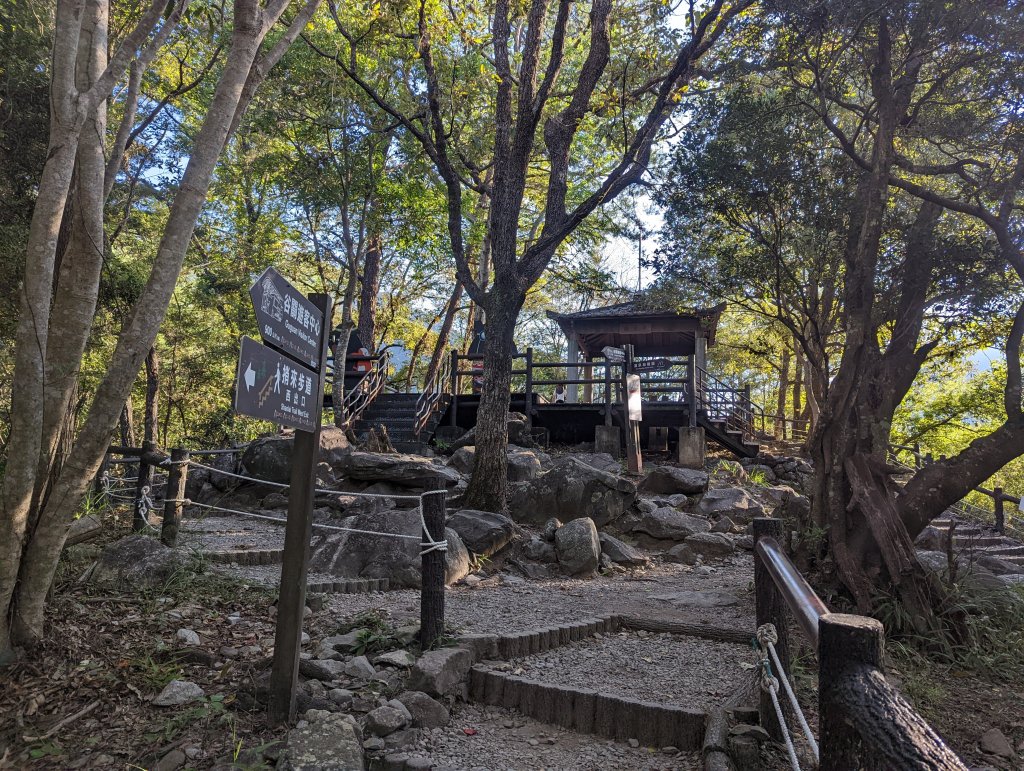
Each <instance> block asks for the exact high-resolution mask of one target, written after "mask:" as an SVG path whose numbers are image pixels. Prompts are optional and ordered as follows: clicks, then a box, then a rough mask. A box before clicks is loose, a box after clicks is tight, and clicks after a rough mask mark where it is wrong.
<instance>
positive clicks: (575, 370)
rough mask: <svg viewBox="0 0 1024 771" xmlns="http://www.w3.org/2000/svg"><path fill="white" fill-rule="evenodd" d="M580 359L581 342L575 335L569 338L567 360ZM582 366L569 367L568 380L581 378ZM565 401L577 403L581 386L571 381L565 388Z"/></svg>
mask: <svg viewBox="0 0 1024 771" xmlns="http://www.w3.org/2000/svg"><path fill="white" fill-rule="evenodd" d="M579 360H580V344H579V343H578V342H577V341H576V338H575V336H574V337H570V338H569V357H568V358H567V359H566V361H571V362H577V361H579ZM579 377H580V368H579V367H568V368H567V370H566V380H579ZM565 401H566V403H567V404H576V402H578V401H579V386H578V385H577V384H576V383H569V385H568V386H567V387H566V389H565Z"/></svg>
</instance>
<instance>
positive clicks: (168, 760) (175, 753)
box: [153, 750, 188, 771]
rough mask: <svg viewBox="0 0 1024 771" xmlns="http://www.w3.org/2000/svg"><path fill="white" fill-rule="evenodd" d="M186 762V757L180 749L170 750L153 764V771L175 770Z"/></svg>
mask: <svg viewBox="0 0 1024 771" xmlns="http://www.w3.org/2000/svg"><path fill="white" fill-rule="evenodd" d="M187 762H188V757H187V756H186V755H185V753H184V752H182V751H181V750H171V751H170V752H168V753H167V754H166V755H164V756H163V757H162V758H160V760H159V762H158V763H157V764H156V765H155V766H153V771H177V769H179V768H181V767H182V766H184V765H185V763H187Z"/></svg>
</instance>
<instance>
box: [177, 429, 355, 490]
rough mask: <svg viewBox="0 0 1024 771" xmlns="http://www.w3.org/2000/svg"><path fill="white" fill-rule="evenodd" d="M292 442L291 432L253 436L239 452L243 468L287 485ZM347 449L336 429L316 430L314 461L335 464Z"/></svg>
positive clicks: (246, 471)
mask: <svg viewBox="0 0 1024 771" xmlns="http://www.w3.org/2000/svg"><path fill="white" fill-rule="evenodd" d="M293 443H294V434H283V435H280V436H264V437H262V438H260V439H256V440H255V441H253V442H251V443H250V444H249V446H248V447H247V448H246V450H245V453H243V455H242V468H243V470H244V471H245V473H246V474H247V475H248V476H251V477H255V478H256V479H266V480H267V481H268V482H279V483H282V484H288V482H289V481H290V479H291V470H292V445H293ZM350 449H351V448H350V445H349V441H348V437H346V436H345V432H344V431H342V430H341V429H340V428H335V427H334V426H325V427H323V428H322V429H320V451H319V452H318V453H317V461H318V462H322V463H327V464H330V465H331V466H334V465H337V464H338V463H339V462H340V461H341V459H342V458H343V457H344V456H345V455H346V454H348V452H349V450H350ZM190 475H191V472H190ZM211 481H213V480H212V479H211ZM214 484H216V483H214Z"/></svg>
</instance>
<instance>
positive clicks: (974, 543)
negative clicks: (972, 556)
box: [953, 535, 1003, 549]
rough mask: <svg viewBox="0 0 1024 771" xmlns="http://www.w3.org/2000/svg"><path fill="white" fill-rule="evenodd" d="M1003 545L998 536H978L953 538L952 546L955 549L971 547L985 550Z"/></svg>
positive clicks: (955, 536)
mask: <svg viewBox="0 0 1024 771" xmlns="http://www.w3.org/2000/svg"><path fill="white" fill-rule="evenodd" d="M1002 543H1003V539H1002V538H1000V537H999V536H992V535H980V536H958V535H954V536H953V546H956V547H971V548H974V549H986V548H987V547H989V546H1000V545H1002Z"/></svg>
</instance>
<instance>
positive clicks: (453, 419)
mask: <svg viewBox="0 0 1024 771" xmlns="http://www.w3.org/2000/svg"><path fill="white" fill-rule="evenodd" d="M448 414H449V415H450V417H449V419H448V423H449V425H451V426H452V427H453V428H454V427H455V426H457V425H459V349H458V348H452V408H451V409H450V410H449V411H448Z"/></svg>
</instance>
